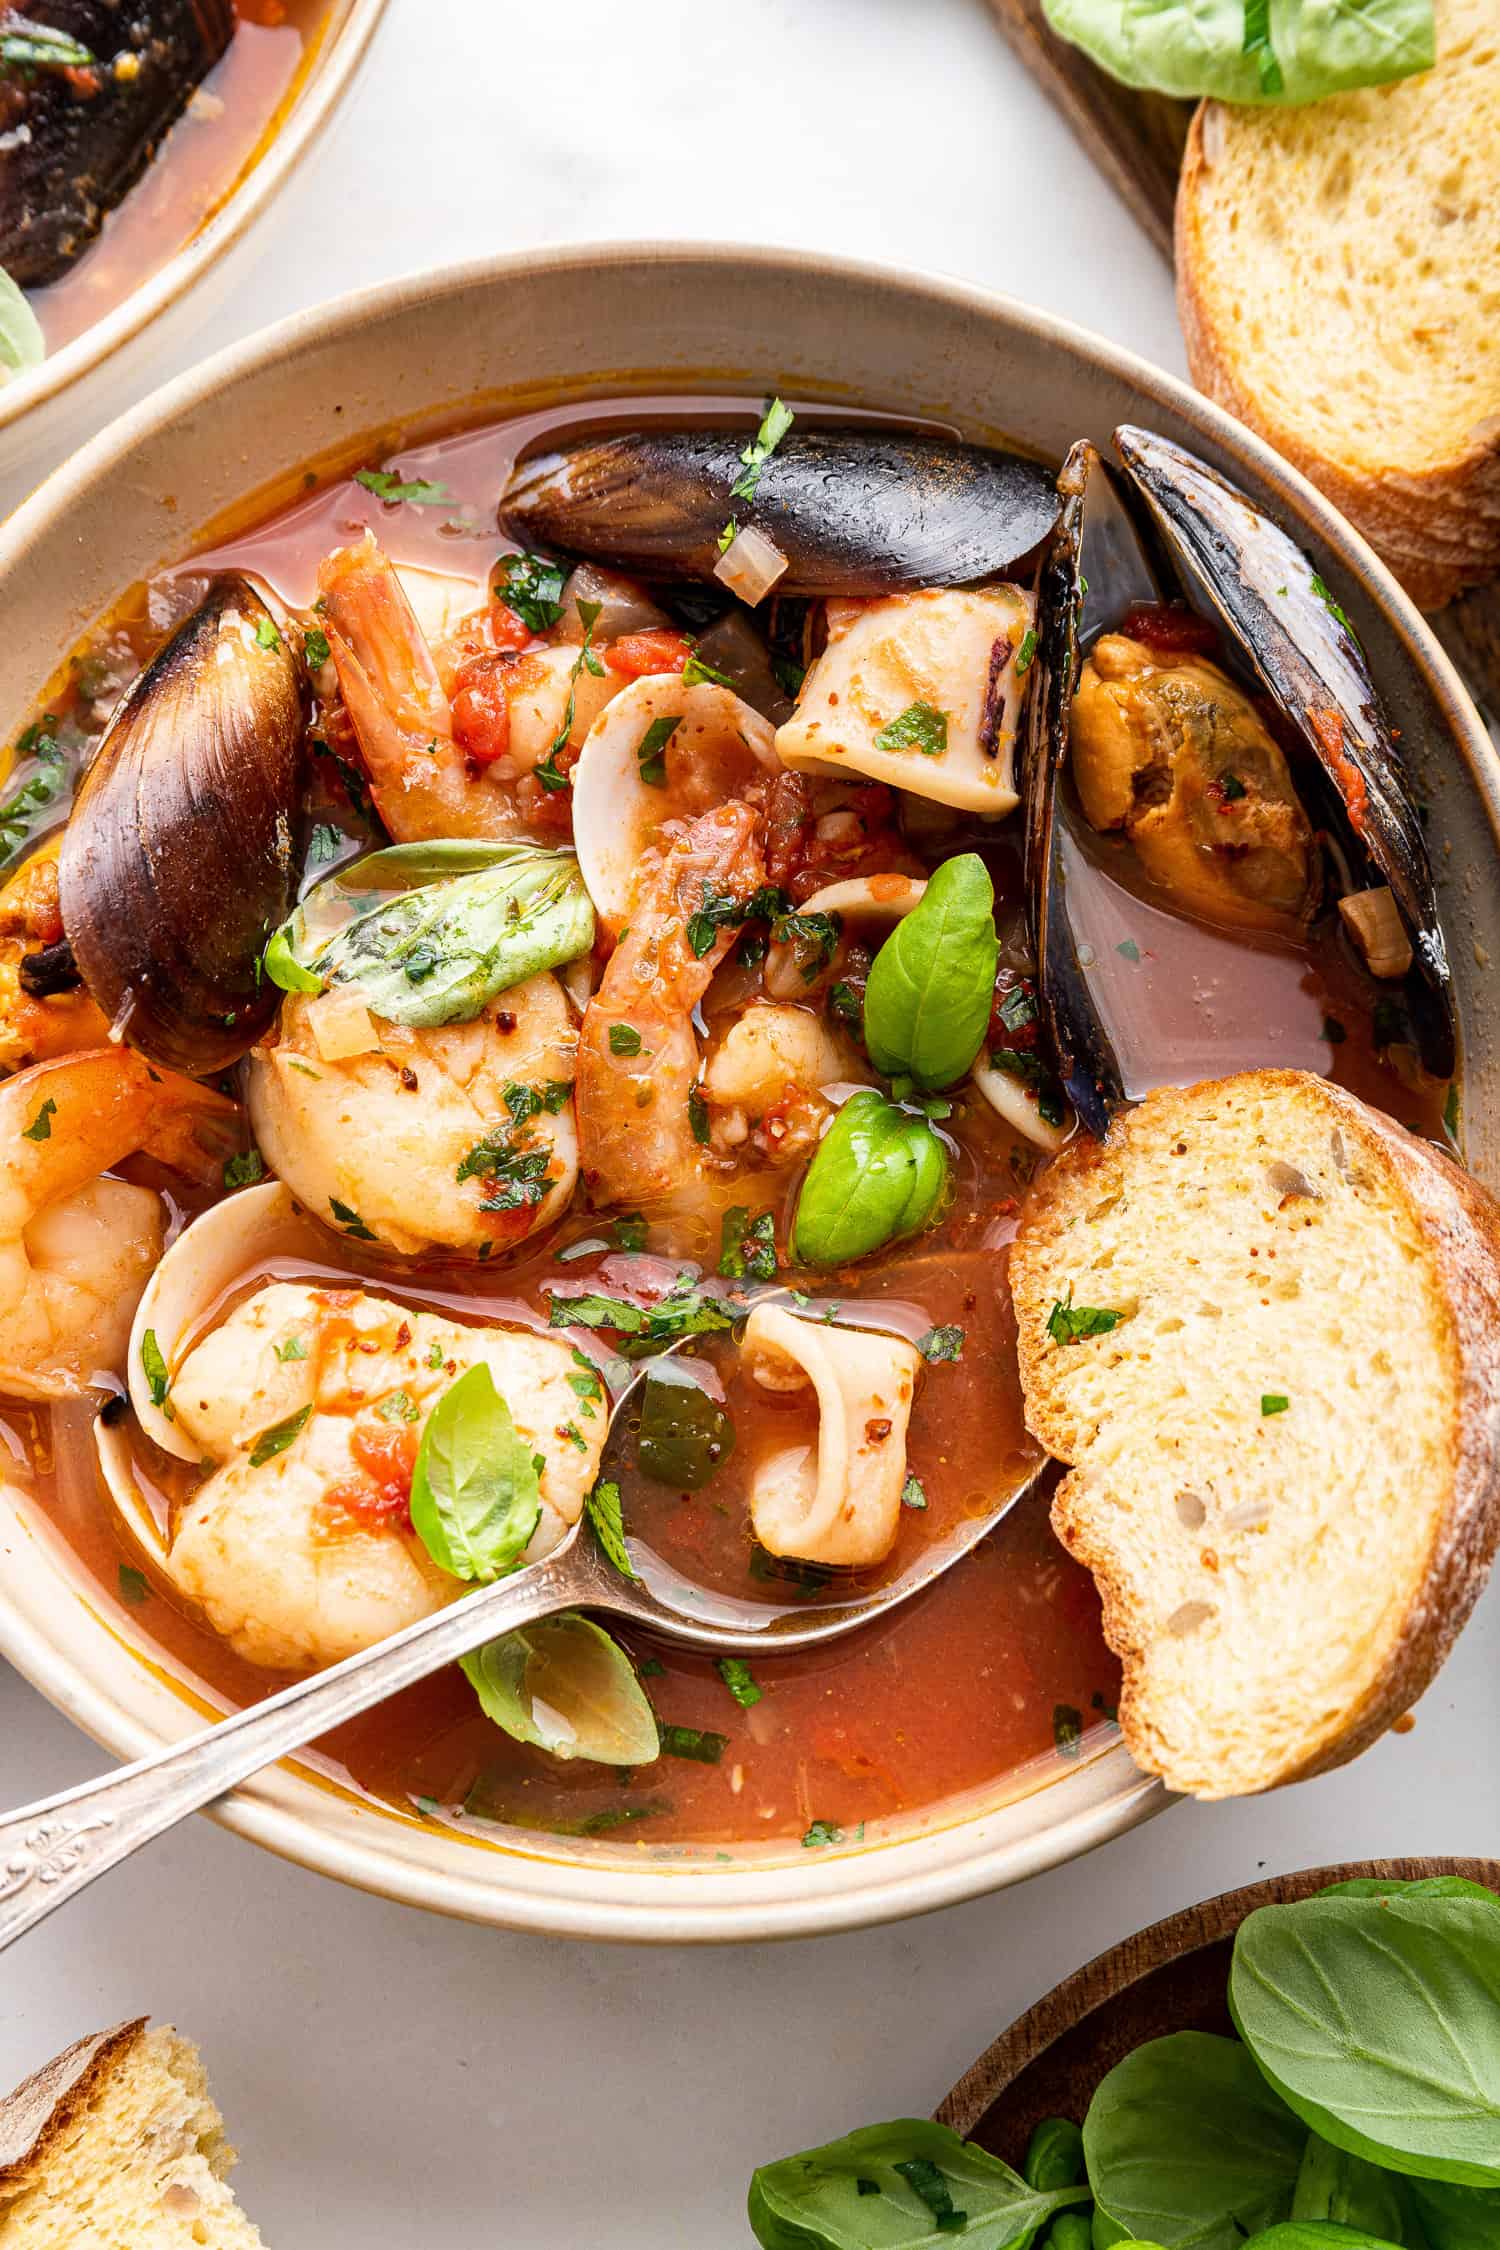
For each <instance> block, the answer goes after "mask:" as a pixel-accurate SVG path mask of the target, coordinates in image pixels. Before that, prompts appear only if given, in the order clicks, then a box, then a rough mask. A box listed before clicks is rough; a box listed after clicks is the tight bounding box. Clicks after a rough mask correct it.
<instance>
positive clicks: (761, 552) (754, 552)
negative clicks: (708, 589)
mask: <svg viewBox="0 0 1500 2250" xmlns="http://www.w3.org/2000/svg"><path fill="white" fill-rule="evenodd" d="M786 567H787V559H786V556H785V555H784V554H783V553H782V551H781V549H780V548H779V547H778V546H777V544H776V542H775V540H774V539H768V538H767V537H766V535H765V533H764V532H763V531H757V530H756V528H755V526H754V524H753V523H747V524H746V525H745V527H744V529H743V531H737V532H736V533H735V535H734V537H733V538H732V539H731V540H730V542H729V545H728V546H727V547H726V548H725V550H724V552H723V554H722V555H720V557H719V559H718V561H717V562H716V563H715V564H714V576H715V578H717V579H718V581H719V583H720V585H721V586H727V587H728V588H729V591H730V592H731V594H738V595H739V597H740V600H741V601H742V602H747V603H748V604H749V606H750V608H751V609H754V607H755V605H756V603H757V602H763V601H764V600H765V598H766V596H767V594H769V592H770V591H771V588H772V587H773V586H774V585H775V583H776V581H777V579H778V578H780V577H781V575H782V573H783V572H784V571H785V569H786Z"/></svg>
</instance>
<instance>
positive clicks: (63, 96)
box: [0, 0, 236, 289]
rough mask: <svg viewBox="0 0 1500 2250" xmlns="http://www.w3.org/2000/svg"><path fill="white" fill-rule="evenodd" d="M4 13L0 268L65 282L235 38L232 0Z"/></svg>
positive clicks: (81, 3) (0, 12)
mask: <svg viewBox="0 0 1500 2250" xmlns="http://www.w3.org/2000/svg"><path fill="white" fill-rule="evenodd" d="M45 13H46V18H47V20H46V22H45V23H39V22H33V21H32V20H31V19H30V17H28V16H27V15H25V14H23V13H22V12H21V11H20V10H18V9H15V8H0V266H4V268H5V270H6V271H7V272H8V273H9V274H10V275H11V277H12V278H13V279H14V280H16V281H18V282H20V283H21V285H22V286H23V287H24V288H28V289H33V288H38V287H40V286H42V285H43V284H44V283H46V282H49V281H56V280H57V278H58V276H59V275H60V274H63V273H65V272H66V271H67V269H68V267H69V266H70V265H71V264H72V263H73V261H74V259H75V258H77V257H78V256H79V255H80V254H81V253H82V252H83V251H84V250H86V249H87V248H88V246H89V244H90V243H91V242H92V241H93V239H94V237H95V236H96V235H97V233H98V232H99V229H100V227H101V226H102V225H103V223H104V221H105V219H106V218H107V217H108V215H109V213H110V212H111V211H112V210H113V209H114V207H115V205H116V204H117V203H119V202H120V201H121V199H122V198H123V197H124V196H125V195H126V194H127V193H128V192H129V190H130V189H131V188H132V187H133V186H134V185H135V183H136V181H137V180H138V179H139V178H140V176H141V174H142V172H143V171H144V170H145V168H146V166H147V164H149V162H150V161H151V158H152V156H153V155H154V153H155V150H156V146H157V144H158V142H159V141H160V140H161V137H162V135H163V134H164V133H165V132H166V131H167V128H168V127H169V126H170V125H171V124H172V123H173V122H174V120H175V119H176V118H177V117H178V116H179V115H180V114H181V112H182V110H183V109H184V107H185V106H186V104H187V101H188V99H189V97H190V95H191V94H192V93H193V90H194V88H195V87H197V86H198V85H199V84H200V83H201V82H202V80H203V79H204V78H205V77H206V76H207V74H208V72H209V71H210V70H211V69H212V68H213V66H214V64H215V63H216V62H218V60H219V58H220V57H221V56H222V55H223V53H224V51H225V49H226V48H227V47H228V45H229V42H230V40H231V39H232V38H233V36H234V30H235V21H236V18H235V11H234V5H233V0H47V6H46V10H45Z"/></svg>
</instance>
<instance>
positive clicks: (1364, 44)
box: [1043, 0, 1435, 107]
mask: <svg viewBox="0 0 1500 2250" xmlns="http://www.w3.org/2000/svg"><path fill="white" fill-rule="evenodd" d="M1043 6H1044V7H1045V9H1046V14H1047V20H1048V22H1049V23H1050V24H1051V26H1052V28H1053V30H1054V31H1056V32H1058V33H1060V34H1061V36H1062V37H1063V38H1064V39H1069V40H1071V41H1072V42H1073V44H1074V45H1075V46H1076V47H1081V48H1082V49H1083V51H1084V53H1085V54H1086V55H1090V56H1092V58H1093V60H1094V61H1095V62H1096V63H1098V65H1099V67H1100V68H1101V69H1102V70H1106V71H1108V72H1109V74H1110V76H1111V77H1112V78H1118V79H1120V80H1122V81H1123V83H1124V84H1125V85H1127V86H1149V87H1153V88H1155V89H1156V90H1157V91H1158V92H1159V93H1163V94H1177V95H1180V96H1182V97H1184V98H1185V99H1188V100H1191V101H1196V100H1197V99H1198V98H1199V96H1200V95H1208V96H1217V97H1218V99H1219V100H1220V101H1226V102H1279V103H1283V104H1285V105H1286V106H1288V107H1293V106H1295V105H1296V104H1298V103H1302V102H1315V101H1319V100H1321V99H1322V97H1323V96H1324V95H1325V94H1337V93H1342V92H1345V91H1346V90H1347V89H1349V88H1350V87H1354V86H1380V85H1384V84H1385V83H1386V82H1387V81H1388V80H1390V79H1393V78H1406V77H1409V76H1410V75H1411V74H1412V73H1413V72H1414V71H1419V70H1430V69H1431V68H1432V63H1433V55H1434V39H1435V33H1434V26H1433V6H1432V0H1359V4H1358V5H1354V6H1336V7H1329V6H1326V5H1323V4H1321V0H1276V4H1275V7H1274V8H1272V7H1271V5H1270V0H1043Z"/></svg>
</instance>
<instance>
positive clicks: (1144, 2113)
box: [1083, 2031, 1307, 2250]
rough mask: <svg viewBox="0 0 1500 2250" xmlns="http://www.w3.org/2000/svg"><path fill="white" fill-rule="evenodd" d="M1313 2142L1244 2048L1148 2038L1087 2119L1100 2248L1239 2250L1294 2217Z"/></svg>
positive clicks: (1226, 2042)
mask: <svg viewBox="0 0 1500 2250" xmlns="http://www.w3.org/2000/svg"><path fill="white" fill-rule="evenodd" d="M1306 2143H1307V2128H1306V2126H1305V2125H1303V2124H1302V2123H1301V2122H1300V2121H1299V2120H1298V2119H1297V2118H1296V2117H1294V2116H1293V2115H1292V2113H1291V2111H1290V2110H1289V2109H1288V2108H1287V2107H1286V2105H1285V2103H1284V2102H1282V2101H1281V2100H1280V2099H1279V2098H1278V2096H1277V2095H1276V2094H1275V2093H1274V2092H1273V2091H1272V2089H1271V2088H1270V2087H1269V2086H1268V2085H1267V2084H1266V2082H1265V2080H1264V2079H1263V2078H1262V2076H1261V2074H1260V2072H1259V2071H1258V2070H1257V2069H1256V2066H1255V2062H1254V2059H1253V2058H1252V2056H1251V2055H1250V2054H1249V2053H1248V2052H1247V2051H1246V2049H1245V2048H1244V2047H1242V2046H1241V2045H1240V2044H1239V2042H1238V2040H1234V2039H1219V2038H1215V2037H1214V2036H1213V2035H1212V2034H1210V2033H1208V2032H1203V2031H1177V2032H1173V2033H1171V2034H1169V2036H1168V2037H1166V2038H1165V2039H1152V2040H1149V2041H1148V2042H1147V2043H1146V2045H1145V2046H1143V2047H1137V2048H1136V2049H1135V2050H1134V2052H1133V2053H1131V2054H1128V2055H1126V2056H1125V2058H1124V2059H1123V2061H1121V2062H1118V2063H1116V2065H1115V2067H1114V2069H1113V2070H1112V2071H1110V2073H1109V2075H1108V2076H1107V2077H1106V2078H1105V2079H1103V2080H1102V2081H1101V2083H1100V2085H1099V2087H1098V2088H1097V2090H1096V2092H1095V2094H1094V2098H1093V2100H1092V2101H1091V2102H1090V2104H1089V2111H1088V2116H1087V2117H1086V2118H1085V2119H1084V2124H1083V2147H1084V2155H1085V2157H1086V2159H1087V2163H1088V2174H1089V2180H1090V2182H1091V2183H1092V2186H1093V2190H1094V2196H1095V2211H1094V2241H1095V2243H1096V2245H1100V2246H1101V2250H1102V2246H1103V2245H1104V2244H1108V2243H1113V2242H1118V2241H1119V2240H1121V2239H1122V2238H1123V2237H1125V2236H1134V2237H1136V2238H1137V2239H1139V2240H1145V2241H1151V2242H1159V2243H1162V2244H1163V2245H1165V2246H1166V2250H1189V2246H1192V2250H1200V2246H1201V2250H1239V2245H1240V2243H1241V2242H1242V2241H1243V2239H1244V2237H1245V2236H1246V2235H1247V2234H1255V2233H1257V2232H1258V2231H1259V2230H1260V2229H1261V2228H1263V2227H1268V2226H1271V2225H1274V2224H1275V2223H1276V2221H1278V2220H1280V2219H1285V2218H1286V2217H1287V2216H1288V2215H1289V2214H1290V2211H1291V2208H1292V2193H1293V2190H1294V2188H1295V2187H1296V2184H1297V2173H1298V2168H1299V2166H1300V2165H1301V2162H1302V2151H1303V2149H1304V2147H1305V2146H1306Z"/></svg>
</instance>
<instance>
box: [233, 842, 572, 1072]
mask: <svg viewBox="0 0 1500 2250" xmlns="http://www.w3.org/2000/svg"><path fill="white" fill-rule="evenodd" d="M483 849H484V851H485V852H486V854H487V855H488V858H489V862H490V864H488V865H482V866H480V867H478V868H477V869H473V870H472V871H471V872H469V873H464V874H443V875H441V876H440V877H439V879H437V880H434V881H421V882H417V883H415V884H411V885H408V883H407V878H408V876H409V875H410V874H411V873H413V872H414V871H415V869H416V868H418V867H421V866H423V865H426V866H430V867H441V866H443V865H444V861H443V858H442V856H441V854H442V847H441V846H439V845H432V844H429V845H424V846H416V847H408V846H397V847H394V848H393V849H392V850H390V851H386V852H376V853H374V854H373V855H372V857H370V858H369V859H364V860H360V861H358V862H356V864H355V865H354V866H352V867H349V868H343V869H341V870H340V872H339V873H338V874H337V875H335V876H333V877H332V878H331V879H330V880H329V882H328V883H326V884H320V885H319V886H318V889H317V890H316V891H314V892H313V893H312V895H311V897H310V898H309V899H307V900H305V901H304V902H303V904H302V905H301V906H299V907H298V908H297V910H296V912H295V913H294V914H293V915H292V917H291V919H290V920H289V921H287V922H284V923H283V924H282V926H281V928H280V929H279V930H278V931H277V932H276V934H275V936H274V937H273V938H272V940H271V942H270V945H269V946H268V947H267V949H266V957H265V962H266V974H267V975H268V976H269V977H270V979H271V982H272V983H273V984H277V985H280V986H281V988H282V990H283V991H295V992H307V991H322V990H324V989H326V988H327V987H328V986H330V985H335V984H337V985H347V986H350V987H352V988H353V989H354V990H355V991H357V992H358V994H359V997H360V998H361V999H362V1000H363V1001H364V1003H365V1005H366V1007H368V1008H369V1010H370V1012H371V1014H372V1015H376V1016H379V1017H381V1018H383V1020H384V1021H386V1022H387V1023H403V1024H410V1025H412V1026H414V1027H416V1028H418V1029H421V1028H424V1027H431V1026H433V1025H436V1024H445V1023H467V1022H469V1021H471V1020H472V1018H473V1017H475V1016H477V1015H478V1014H479V1012H480V1010H481V1009H482V1008H484V1007H485V1006H486V1004H487V1003H488V1002H489V1001H491V1000H493V999H494V998H495V996H496V995H497V994H498V993H501V992H505V991H508V990H509V989H510V987H511V986H513V985H517V984H522V983H524V982H525V980H526V979H527V978H528V977H533V976H536V975H538V974H539V973H540V972H541V971H542V970H543V969H553V968H558V967H560V966H561V965H562V964H563V963H564V962H566V961H572V960H576V958H577V957H578V955H579V954H580V953H586V952H587V951H588V950H589V948H590V946H591V945H592V944H593V942H594V910H593V907H592V906H591V904H590V903H589V896H588V892H587V891H586V890H585V888H584V883H583V877H582V875H581V874H580V873H579V870H578V862H577V860H576V859H574V858H573V856H572V854H571V853H568V852H551V851H543V850H541V849H540V848H538V847H536V846H533V845H503V846H501V845H493V844H492V845H487V846H485V847H483ZM474 851H475V847H473V846H461V847H460V852H461V856H462V859H463V860H464V861H466V862H467V861H471V860H472V858H473V856H474ZM402 853H405V854H406V857H405V859H404V860H400V859H399V855H400V854H402ZM502 854H503V856H497V855H502ZM382 890H385V891H387V892H388V895H386V896H384V897H377V900H376V903H374V904H373V905H366V906H365V907H364V910H363V911H358V910H356V911H355V912H354V914H353V918H352V919H350V920H347V921H345V922H344V923H343V924H342V926H338V923H337V919H336V917H337V915H338V913H339V912H340V911H341V910H342V909H343V908H345V907H347V906H348V905H349V904H351V903H352V901H353V900H354V899H355V898H357V897H358V896H359V895H360V894H364V895H365V896H366V897H368V896H369V894H370V893H371V892H372V891H374V892H376V893H379V892H380V891H382ZM325 894H326V895H325Z"/></svg>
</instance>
